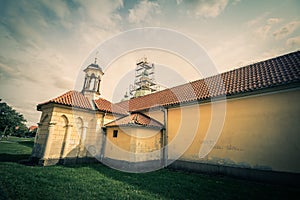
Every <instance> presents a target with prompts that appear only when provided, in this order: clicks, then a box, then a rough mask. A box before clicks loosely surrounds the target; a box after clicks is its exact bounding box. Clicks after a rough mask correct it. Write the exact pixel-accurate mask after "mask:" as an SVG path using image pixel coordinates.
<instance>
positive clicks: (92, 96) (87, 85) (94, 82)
mask: <svg viewBox="0 0 300 200" xmlns="http://www.w3.org/2000/svg"><path fill="white" fill-rule="evenodd" d="M83 71H84V72H85V79H84V84H83V88H82V93H83V95H84V96H86V97H87V98H89V100H96V99H99V97H100V82H101V79H102V76H103V75H104V73H103V71H102V68H101V67H100V66H99V65H98V64H97V58H95V62H94V63H91V64H90V65H89V66H88V67H87V68H85V69H84V70H83Z"/></svg>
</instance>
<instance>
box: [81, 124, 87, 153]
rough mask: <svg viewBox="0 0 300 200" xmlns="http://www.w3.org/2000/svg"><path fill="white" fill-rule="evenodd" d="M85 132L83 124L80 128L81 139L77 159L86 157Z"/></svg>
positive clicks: (85, 126)
mask: <svg viewBox="0 0 300 200" xmlns="http://www.w3.org/2000/svg"><path fill="white" fill-rule="evenodd" d="M86 130H87V125H86V124H84V125H83V127H82V133H81V136H80V137H81V138H80V141H81V142H80V146H79V157H85V156H86V151H85V139H86Z"/></svg>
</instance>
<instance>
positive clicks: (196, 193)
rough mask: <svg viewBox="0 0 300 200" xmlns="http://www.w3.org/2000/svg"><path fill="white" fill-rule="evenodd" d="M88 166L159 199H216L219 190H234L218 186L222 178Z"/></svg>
mask: <svg viewBox="0 0 300 200" xmlns="http://www.w3.org/2000/svg"><path fill="white" fill-rule="evenodd" d="M87 166H88V167H90V168H92V169H94V170H96V171H98V172H99V173H101V174H103V175H104V176H106V177H108V178H110V179H113V180H116V181H120V182H124V183H126V184H129V185H130V186H132V187H133V188H134V189H136V190H142V191H148V192H150V193H152V194H154V195H155V196H157V197H159V198H161V197H163V198H167V199H199V198H201V197H203V198H206V199H216V198H217V197H218V196H216V195H218V194H217V193H216V191H217V190H220V191H222V190H224V189H225V191H226V190H227V189H229V190H231V189H233V188H224V185H218V184H216V181H220V178H218V177H211V176H208V175H201V174H190V173H185V172H178V171H172V170H169V169H161V170H158V171H154V172H149V173H126V172H121V171H117V170H114V169H111V168H109V167H107V166H104V165H103V164H100V163H99V164H91V165H87ZM73 167H74V166H73ZM229 185H230V184H229ZM229 187H230V186H229ZM225 199H226V198H225Z"/></svg>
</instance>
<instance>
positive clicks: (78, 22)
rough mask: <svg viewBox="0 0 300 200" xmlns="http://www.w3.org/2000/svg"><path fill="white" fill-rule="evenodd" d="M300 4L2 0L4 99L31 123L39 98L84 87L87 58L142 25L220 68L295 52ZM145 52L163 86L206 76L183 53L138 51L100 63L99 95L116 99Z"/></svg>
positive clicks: (268, 0)
mask: <svg viewBox="0 0 300 200" xmlns="http://www.w3.org/2000/svg"><path fill="white" fill-rule="evenodd" d="M299 10H300V1H298V0H286V1H282V0H260V1H258V0H257V1H256V0H198V1H196V0H194V1H193V0H186V1H185V0H151V1H150V0H142V1H125V0H124V1H122V0H95V1H93V0H85V1H79V0H69V1H58V0H53V1H50V0H40V1H31V0H0V98H1V99H2V101H4V102H6V103H8V104H9V105H10V106H12V107H13V108H14V109H16V110H17V111H18V112H20V113H22V114H23V115H24V117H25V118H26V119H27V121H28V122H27V125H28V126H29V125H33V124H36V123H37V122H38V121H39V118H40V114H41V113H40V112H39V111H37V110H36V105H37V104H39V103H42V102H45V101H47V100H50V99H52V98H54V97H57V96H59V95H61V94H63V93H65V92H66V91H68V90H73V89H77V90H80V87H82V83H83V75H84V74H83V72H82V69H84V68H85V67H87V66H86V65H87V63H91V62H94V58H95V57H97V58H98V62H99V64H100V65H101V63H103V61H104V60H105V59H107V57H105V56H104V53H95V52H96V50H97V47H99V45H101V44H102V43H103V42H105V41H107V40H109V39H111V38H114V37H116V36H118V35H120V34H122V33H124V32H126V31H130V30H133V29H137V28H139V29H143V28H147V27H160V28H163V29H168V30H173V31H176V32H178V33H180V34H183V35H185V36H187V37H188V38H190V39H191V40H193V41H194V42H196V43H197V44H198V45H199V46H201V47H202V48H203V49H204V50H205V52H206V53H207V55H208V56H209V58H210V59H211V60H212V62H213V63H214V65H215V67H216V69H217V71H218V72H219V73H220V72H224V71H228V70H231V69H234V68H238V67H241V66H245V65H247V64H250V63H254V62H257V61H261V60H265V59H268V58H271V57H275V56H278V55H282V54H285V53H288V52H292V51H296V50H299V49H300V14H299ZM128 42H132V43H134V42H135V38H129V40H128ZM121 45H124V44H115V46H113V48H111V49H112V50H113V49H119V48H121V47H122V46H121ZM170 45H172V44H170ZM144 56H146V57H147V58H148V60H150V61H151V62H153V63H155V67H156V68H155V69H156V70H157V71H156V77H157V78H156V79H157V82H158V83H160V84H161V85H163V86H165V87H172V86H175V85H178V84H182V83H184V82H188V81H193V80H197V79H200V78H202V77H201V75H199V74H197V73H194V71H193V68H192V67H191V64H190V63H188V62H187V61H186V60H184V59H183V58H182V57H180V56H178V55H174V54H172V53H171V52H167V51H164V50H159V49H139V50H135V51H130V52H127V53H126V54H122V55H120V56H119V57H118V58H117V59H115V60H112V61H111V62H110V64H109V65H105V66H101V67H103V71H104V76H103V78H102V81H101V88H100V90H101V96H102V97H103V98H106V99H108V100H110V101H112V102H117V101H119V100H120V99H121V98H122V95H124V94H125V91H126V90H128V87H129V84H132V83H133V78H134V77H133V76H134V68H135V63H136V61H137V60H138V59H140V58H141V57H144Z"/></svg>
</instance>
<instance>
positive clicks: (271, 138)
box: [168, 89, 300, 173]
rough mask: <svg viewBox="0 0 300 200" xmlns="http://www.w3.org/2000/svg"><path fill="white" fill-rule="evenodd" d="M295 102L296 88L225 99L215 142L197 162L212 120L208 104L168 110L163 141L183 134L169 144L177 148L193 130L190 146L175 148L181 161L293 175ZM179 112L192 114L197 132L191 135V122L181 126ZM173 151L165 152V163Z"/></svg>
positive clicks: (297, 162)
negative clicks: (179, 149)
mask: <svg viewBox="0 0 300 200" xmlns="http://www.w3.org/2000/svg"><path fill="white" fill-rule="evenodd" d="M299 100H300V90H299V89H298V90H290V91H282V92H277V93H269V94H263V95H257V96H250V97H243V98H235V99H229V100H227V103H226V106H227V109H226V118H225V123H224V126H223V129H222V132H221V135H220V137H219V140H218V141H217V143H216V145H215V146H214V148H213V150H212V151H211V152H210V153H209V154H208V155H207V156H206V157H205V158H203V159H200V158H199V150H200V147H201V145H202V143H203V142H204V143H205V142H211V141H204V137H205V135H206V132H207V130H208V128H209V126H210V123H211V119H213V117H214V116H212V115H211V104H210V103H206V104H200V105H192V106H185V107H182V108H181V109H180V108H173V109H169V111H168V136H169V138H168V140H169V143H171V142H172V140H174V138H176V137H178V135H185V137H182V139H181V140H177V142H176V144H175V145H174V146H182V143H184V141H186V138H187V137H190V136H192V134H191V133H190V132H189V131H191V132H193V131H196V136H195V138H194V140H193V142H192V144H191V146H190V147H189V148H187V150H186V151H182V149H181V151H182V152H185V153H184V154H183V155H182V156H181V158H180V159H181V160H188V161H195V162H204V163H212V164H223V165H228V166H238V167H250V168H257V169H270V170H275V171H287V172H298V173H299V172H300V154H299V150H300V145H299V141H300V135H299V133H300V132H299V130H300V124H299V119H300V105H299ZM180 112H181V113H182V112H186V113H187V115H190V116H194V117H195V113H198V119H197V120H199V121H198V125H199V127H198V128H197V129H196V130H193V129H191V128H190V126H191V123H181V122H183V121H182V120H184V121H186V120H187V119H183V117H181V116H182V115H180ZM184 118H186V117H184ZM196 118H197V117H196ZM188 120H192V119H188ZM175 136H176V137H175ZM176 150H177V149H176V148H174V149H172V148H169V157H170V158H172V156H173V154H176ZM177 151H178V150H177ZM174 152H175V153H174ZM177 153H178V152H177Z"/></svg>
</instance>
